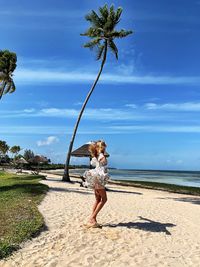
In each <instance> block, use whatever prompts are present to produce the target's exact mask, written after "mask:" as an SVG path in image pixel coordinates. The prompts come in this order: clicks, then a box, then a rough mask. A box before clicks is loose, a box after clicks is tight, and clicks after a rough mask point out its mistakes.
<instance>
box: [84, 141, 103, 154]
mask: <svg viewBox="0 0 200 267" xmlns="http://www.w3.org/2000/svg"><path fill="white" fill-rule="evenodd" d="M105 149H106V143H105V142H104V141H103V140H98V141H96V142H93V143H91V144H90V145H89V148H88V150H89V151H90V154H91V156H92V157H96V158H97V157H98V155H99V154H100V153H104V152H105Z"/></svg>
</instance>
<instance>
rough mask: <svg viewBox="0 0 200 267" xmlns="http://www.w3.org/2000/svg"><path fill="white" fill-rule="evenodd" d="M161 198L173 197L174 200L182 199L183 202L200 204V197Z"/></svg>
mask: <svg viewBox="0 0 200 267" xmlns="http://www.w3.org/2000/svg"><path fill="white" fill-rule="evenodd" d="M159 199H166V200H167V199H172V200H174V201H182V202H188V203H192V204H196V205H200V197H174V198H173V197H165V198H159Z"/></svg>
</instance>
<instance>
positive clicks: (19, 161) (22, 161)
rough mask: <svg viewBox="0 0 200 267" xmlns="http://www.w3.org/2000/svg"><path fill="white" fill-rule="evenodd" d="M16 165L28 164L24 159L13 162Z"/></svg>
mask: <svg viewBox="0 0 200 267" xmlns="http://www.w3.org/2000/svg"><path fill="white" fill-rule="evenodd" d="M15 163H16V164H28V161H26V160H25V159H24V158H19V159H16V160H15Z"/></svg>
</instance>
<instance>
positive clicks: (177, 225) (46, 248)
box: [0, 174, 200, 267]
mask: <svg viewBox="0 0 200 267" xmlns="http://www.w3.org/2000/svg"><path fill="white" fill-rule="evenodd" d="M73 181H76V179H73ZM42 183H45V184H47V185H48V186H49V187H50V190H49V192H48V193H47V195H46V197H45V198H44V200H43V201H42V203H41V204H40V206H39V210H40V212H41V213H42V214H43V216H44V218H45V222H46V226H47V229H46V230H45V231H43V232H42V233H41V234H40V235H39V236H38V237H35V238H33V239H32V240H29V241H27V242H25V243H24V244H22V248H21V249H20V250H18V251H17V252H15V253H14V254H13V255H12V256H11V257H9V258H7V259H6V260H2V261H0V266H2V267H8V266H9V267H10V266H20V267H44V266H45V267H47V266H48V267H56V266H58V267H66V266H67V267H70V266H74V267H77V266H95V267H96V266H113V267H123V266H124V267H125V266H137V267H141V266H142V267H143V266H148V267H150V266H159V267H163V266H170V267H172V266H174V267H179V266H180V267H183V266H187V267H188V266H192V267H199V266H200V263H199V262H200V197H196V196H189V195H182V194H174V193H168V192H163V191H157V190H149V189H142V188H134V187H125V186H119V185H108V189H109V191H108V192H107V193H108V202H107V203H106V205H105V207H104V208H103V210H102V211H101V212H100V214H99V223H101V224H102V228H101V229H99V228H96V229H95V228H94V229H87V228H85V227H84V226H82V224H83V223H85V222H86V221H87V218H88V216H89V215H90V212H91V208H92V204H93V202H94V195H93V192H92V191H91V190H90V189H86V188H82V187H79V184H78V183H72V184H69V183H63V182H61V178H59V177H58V176H55V175H52V174H49V175H48V177H47V180H43V181H42Z"/></svg>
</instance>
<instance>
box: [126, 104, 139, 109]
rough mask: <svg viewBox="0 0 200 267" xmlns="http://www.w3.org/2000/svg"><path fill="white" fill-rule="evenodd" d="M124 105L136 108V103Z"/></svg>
mask: <svg viewBox="0 0 200 267" xmlns="http://www.w3.org/2000/svg"><path fill="white" fill-rule="evenodd" d="M125 107H128V108H134V109H135V108H137V105H135V104H126V105H125Z"/></svg>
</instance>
